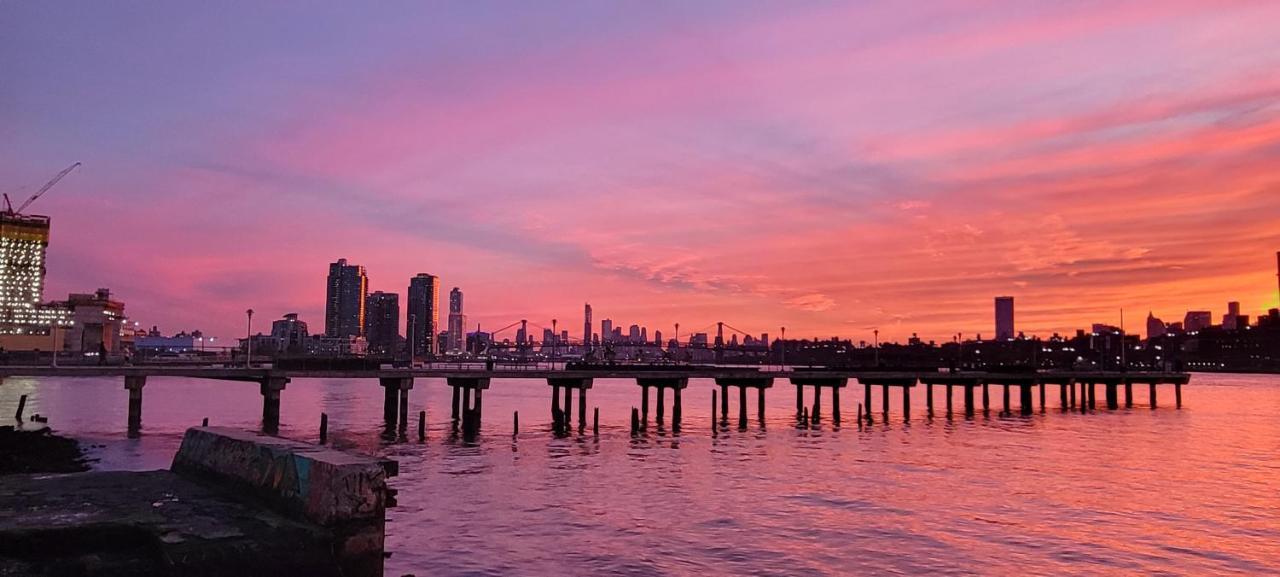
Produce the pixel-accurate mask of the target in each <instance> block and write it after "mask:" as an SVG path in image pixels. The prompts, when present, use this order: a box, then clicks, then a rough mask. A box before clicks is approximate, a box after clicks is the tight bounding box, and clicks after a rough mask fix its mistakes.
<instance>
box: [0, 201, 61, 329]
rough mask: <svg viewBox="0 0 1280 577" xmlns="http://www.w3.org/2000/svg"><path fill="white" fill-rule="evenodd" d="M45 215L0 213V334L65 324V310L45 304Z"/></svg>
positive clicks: (47, 224) (47, 228)
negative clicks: (43, 301) (43, 300)
mask: <svg viewBox="0 0 1280 577" xmlns="http://www.w3.org/2000/svg"><path fill="white" fill-rule="evenodd" d="M48 246H49V217H47V216H27V215H21V214H12V213H9V214H0V334H7V335H30V334H43V335H47V334H49V330H50V328H51V327H53V326H54V325H57V326H69V325H70V324H71V321H70V319H69V318H68V312H67V311H66V310H65V309H63V308H60V307H52V306H45V305H44V304H43V303H42V302H41V300H42V299H43V298H44V273H45V268H44V257H45V249H46V248H47V247H48Z"/></svg>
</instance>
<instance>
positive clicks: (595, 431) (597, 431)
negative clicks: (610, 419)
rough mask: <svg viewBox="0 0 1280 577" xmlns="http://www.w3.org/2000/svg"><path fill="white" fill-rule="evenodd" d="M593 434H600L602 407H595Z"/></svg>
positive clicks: (592, 418) (592, 420) (592, 417)
mask: <svg viewBox="0 0 1280 577" xmlns="http://www.w3.org/2000/svg"><path fill="white" fill-rule="evenodd" d="M591 434H592V435H599V434H600V407H595V408H594V412H593V413H592V415H591Z"/></svg>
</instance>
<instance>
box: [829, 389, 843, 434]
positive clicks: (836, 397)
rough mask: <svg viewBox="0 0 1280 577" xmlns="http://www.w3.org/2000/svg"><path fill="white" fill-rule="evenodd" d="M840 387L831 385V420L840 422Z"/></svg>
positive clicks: (836, 422)
mask: <svg viewBox="0 0 1280 577" xmlns="http://www.w3.org/2000/svg"><path fill="white" fill-rule="evenodd" d="M840 388H841V387H831V422H833V423H835V424H837V425H839V424H840Z"/></svg>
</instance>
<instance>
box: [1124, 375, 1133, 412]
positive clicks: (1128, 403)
mask: <svg viewBox="0 0 1280 577" xmlns="http://www.w3.org/2000/svg"><path fill="white" fill-rule="evenodd" d="M1124 406H1125V408H1126V409H1127V408H1130V407H1133V381H1130V380H1128V379H1125V381H1124Z"/></svg>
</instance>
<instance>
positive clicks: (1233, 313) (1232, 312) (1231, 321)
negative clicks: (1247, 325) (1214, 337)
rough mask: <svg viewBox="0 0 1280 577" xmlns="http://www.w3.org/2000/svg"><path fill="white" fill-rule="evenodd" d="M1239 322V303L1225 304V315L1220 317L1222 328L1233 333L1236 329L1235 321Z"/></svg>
mask: <svg viewBox="0 0 1280 577" xmlns="http://www.w3.org/2000/svg"><path fill="white" fill-rule="evenodd" d="M1239 320H1240V303H1238V302H1235V301H1232V302H1229V303H1227V314H1225V315H1222V328H1224V329H1226V330H1229V331H1234V330H1236V329H1237V328H1239V327H1238V326H1237V321H1239Z"/></svg>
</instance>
